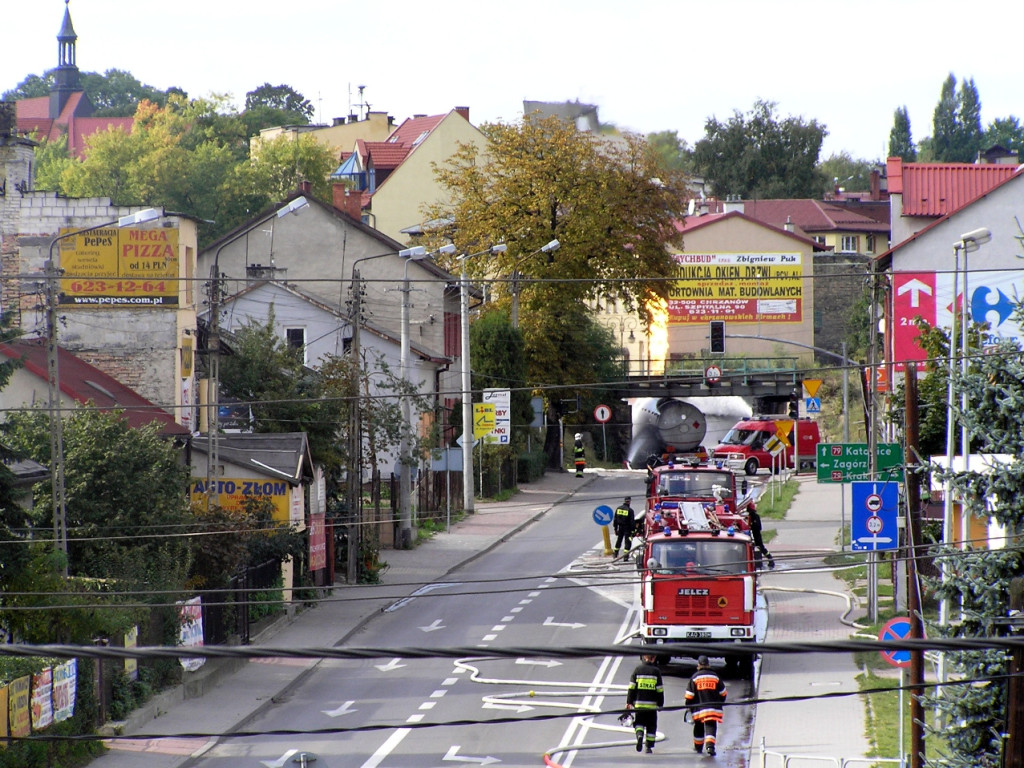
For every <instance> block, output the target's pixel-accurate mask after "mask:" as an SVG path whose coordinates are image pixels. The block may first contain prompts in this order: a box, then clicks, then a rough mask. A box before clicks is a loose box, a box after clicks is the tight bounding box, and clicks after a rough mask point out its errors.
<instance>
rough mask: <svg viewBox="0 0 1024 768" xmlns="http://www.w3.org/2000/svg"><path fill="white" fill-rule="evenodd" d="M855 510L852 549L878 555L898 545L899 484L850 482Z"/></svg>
mask: <svg viewBox="0 0 1024 768" xmlns="http://www.w3.org/2000/svg"><path fill="white" fill-rule="evenodd" d="M850 488H851V490H852V493H853V509H852V511H851V512H850V548H851V549H862V550H863V549H867V550H871V551H873V552H877V551H880V550H883V549H896V547H897V546H899V536H898V535H897V528H896V517H897V513H898V511H899V501H900V493H899V483H894V482H889V483H875V482H856V483H850Z"/></svg>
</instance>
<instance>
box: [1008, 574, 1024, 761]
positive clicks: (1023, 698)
mask: <svg viewBox="0 0 1024 768" xmlns="http://www.w3.org/2000/svg"><path fill="white" fill-rule="evenodd" d="M1009 624H1010V633H1011V634H1013V635H1015V636H1017V637H1020V633H1021V631H1022V630H1024V579H1022V578H1020V577H1016V578H1013V579H1010V621H1009ZM1009 671H1010V676H1009V678H1008V679H1007V683H1006V685H1007V691H1006V742H1005V743H1004V745H1003V747H1004V748H1003V755H1004V756H1005V757H1004V759H1005V762H1004V763H1003V768H1024V648H1022V647H1021V646H1019V645H1017V646H1014V648H1013V650H1011V651H1010V670H1009Z"/></svg>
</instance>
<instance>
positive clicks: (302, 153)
mask: <svg viewBox="0 0 1024 768" xmlns="http://www.w3.org/2000/svg"><path fill="white" fill-rule="evenodd" d="M337 167H338V163H337V158H336V157H335V155H334V151H333V150H332V149H330V148H329V147H327V146H325V145H323V144H321V143H320V142H318V141H317V140H316V139H314V138H313V137H312V136H310V135H308V134H304V135H302V136H299V137H298V138H296V139H291V138H289V137H288V136H278V137H277V138H275V139H272V140H271V141H263V142H260V144H259V151H258V152H255V154H254V156H253V158H252V160H251V162H250V163H249V165H247V166H245V167H244V168H243V169H242V179H243V180H245V181H247V182H248V184H249V186H250V187H251V188H252V189H257V190H260V192H261V193H263V194H265V195H267V196H268V197H269V199H270V200H280V199H281V198H282V197H284V196H286V195H287V194H289V193H290V192H293V191H295V188H296V187H298V186H299V183H300V182H303V181H308V182H310V183H311V184H312V185H313V194H314V195H315V196H316V197H318V198H320V199H321V200H330V199H331V195H332V191H331V181H330V175H331V172H332V171H333V170H334V169H335V168H337Z"/></svg>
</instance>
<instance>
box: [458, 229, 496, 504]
mask: <svg viewBox="0 0 1024 768" xmlns="http://www.w3.org/2000/svg"><path fill="white" fill-rule="evenodd" d="M507 250H508V246H507V245H506V244H505V243H498V244H497V245H492V246H491V247H490V248H488V249H486V250H483V251H478V252H477V253H468V254H463V255H462V256H461V260H462V276H461V281H460V286H459V300H460V306H459V309H460V312H459V315H460V320H461V324H460V329H459V330H460V331H461V334H460V335H461V337H462V343H461V346H462V507H463V509H464V510H465V511H466V512H467V513H472V512H474V511H475V504H476V502H475V499H474V494H473V388H472V378H471V376H470V367H469V365H470V359H469V277H468V276H467V274H466V262H467V261H469V260H470V259H472V258H474V257H476V256H483V255H484V254H485V253H491V254H494V253H504V252H505V251H507Z"/></svg>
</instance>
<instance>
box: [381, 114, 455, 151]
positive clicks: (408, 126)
mask: <svg viewBox="0 0 1024 768" xmlns="http://www.w3.org/2000/svg"><path fill="white" fill-rule="evenodd" d="M446 117H448V114H444V115H431V116H430V117H425V116H420V117H410V118H407V119H405V120H403V121H402V124H401V125H399V126H398V127H397V128H395V130H393V131H392V132H391V135H390V136H388V138H387V141H388V142H390V143H392V144H405V145H407V146H409V147H410V148H411V147H412V146H413V144H414V142H415V141H416V139H418V138H419V137H420V136H422V135H423V134H424V132H426V133H429V132H430V131H432V130H434V129H435V128H436V127H437V126H438V124H439V123H440V122H441V121H442V120H444V119H445V118H446Z"/></svg>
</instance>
